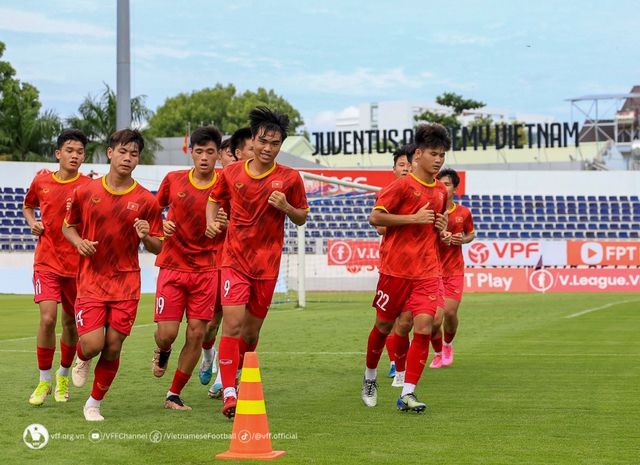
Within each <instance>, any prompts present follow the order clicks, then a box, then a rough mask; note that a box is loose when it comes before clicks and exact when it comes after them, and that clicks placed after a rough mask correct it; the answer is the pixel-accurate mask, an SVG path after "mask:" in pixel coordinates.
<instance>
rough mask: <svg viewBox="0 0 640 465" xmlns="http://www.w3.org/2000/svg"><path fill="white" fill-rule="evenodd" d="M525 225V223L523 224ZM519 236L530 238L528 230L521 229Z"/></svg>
mask: <svg viewBox="0 0 640 465" xmlns="http://www.w3.org/2000/svg"><path fill="white" fill-rule="evenodd" d="M525 226H526V225H525ZM520 237H521V238H522V239H530V238H531V235H530V234H529V232H528V231H522V232H521V233H520Z"/></svg>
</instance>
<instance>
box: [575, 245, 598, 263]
mask: <svg viewBox="0 0 640 465" xmlns="http://www.w3.org/2000/svg"><path fill="white" fill-rule="evenodd" d="M603 257H604V251H603V248H602V244H599V243H598V242H585V243H584V244H582V248H581V249H580V258H581V259H582V261H583V263H585V264H586V265H598V264H599V263H601V262H602V258H603Z"/></svg>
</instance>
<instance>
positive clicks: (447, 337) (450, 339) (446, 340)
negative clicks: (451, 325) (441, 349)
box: [444, 331, 456, 344]
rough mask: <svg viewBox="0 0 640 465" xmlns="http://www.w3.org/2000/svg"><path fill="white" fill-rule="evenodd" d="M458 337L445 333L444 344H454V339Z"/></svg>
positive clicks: (454, 334)
mask: <svg viewBox="0 0 640 465" xmlns="http://www.w3.org/2000/svg"><path fill="white" fill-rule="evenodd" d="M454 337H456V333H448V332H446V331H445V332H444V342H446V343H447V344H451V343H452V342H453V338H454Z"/></svg>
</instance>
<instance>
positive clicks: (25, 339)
mask: <svg viewBox="0 0 640 465" xmlns="http://www.w3.org/2000/svg"><path fill="white" fill-rule="evenodd" d="M155 325H156V323H149V324H146V325H136V326H134V327H133V328H146V327H147V326H155ZM60 336H62V334H56V337H60ZM35 338H36V336H29V337H21V338H18V339H4V340H0V342H17V341H28V340H29V339H35Z"/></svg>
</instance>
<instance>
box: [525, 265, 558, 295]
mask: <svg viewBox="0 0 640 465" xmlns="http://www.w3.org/2000/svg"><path fill="white" fill-rule="evenodd" d="M529 286H531V288H532V289H533V290H534V291H538V292H546V291H548V290H549V289H551V288H552V287H553V275H552V274H551V272H550V271H548V270H544V269H542V270H537V271H534V272H533V273H531V275H529Z"/></svg>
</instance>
